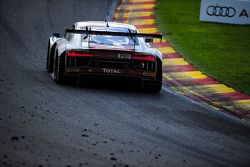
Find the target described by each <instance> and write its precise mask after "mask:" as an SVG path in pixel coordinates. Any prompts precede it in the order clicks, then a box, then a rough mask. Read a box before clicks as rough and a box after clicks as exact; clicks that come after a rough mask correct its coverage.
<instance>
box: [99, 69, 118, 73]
mask: <svg viewBox="0 0 250 167" xmlns="http://www.w3.org/2000/svg"><path fill="white" fill-rule="evenodd" d="M102 70H103V72H104V73H108V74H121V71H120V70H118V69H108V68H103V69H102Z"/></svg>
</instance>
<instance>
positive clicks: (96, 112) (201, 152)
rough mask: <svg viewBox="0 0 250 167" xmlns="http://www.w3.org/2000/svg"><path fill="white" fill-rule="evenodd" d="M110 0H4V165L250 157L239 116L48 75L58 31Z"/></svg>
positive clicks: (102, 10)
mask: <svg viewBox="0 0 250 167" xmlns="http://www.w3.org/2000/svg"><path fill="white" fill-rule="evenodd" d="M110 5H111V0H101V1H100V0H81V1H79V0H72V1H66V0H60V1H59V0H58V1H55V0H47V1H33V0H30V1H28V0H27V1H22V0H19V1H17V0H10V1H0V135H1V136H0V163H1V164H0V166H4V165H6V166H39V165H40V166H113V165H116V166H126V165H128V166H249V164H250V163H249V162H250V141H249V138H250V127H249V125H247V124H246V123H244V122H242V121H240V120H237V119H235V118H232V117H230V116H227V115H226V114H223V113H218V112H216V111H213V110H210V109H206V108H204V107H201V106H198V105H196V104H193V103H191V102H189V101H187V100H185V99H183V98H181V97H178V96H175V95H173V94H170V93H168V92H166V91H162V93H161V94H157V95H152V94H145V93H142V92H136V91H134V90H126V89H125V88H123V87H122V86H121V87H119V86H118V87H116V84H113V85H112V84H111V86H101V84H98V83H96V84H95V85H96V86H88V85H87V86H84V87H74V86H61V85H58V84H56V83H54V82H53V81H52V80H51V79H50V78H49V76H48V75H47V74H46V73H45V60H46V49H47V40H48V38H49V36H50V34H51V32H54V31H59V32H63V29H64V28H65V27H67V26H69V25H71V24H72V22H73V21H78V20H103V19H104V16H105V15H106V14H107V11H108V9H109V6H110ZM118 85H119V84H118ZM113 87H116V88H113Z"/></svg>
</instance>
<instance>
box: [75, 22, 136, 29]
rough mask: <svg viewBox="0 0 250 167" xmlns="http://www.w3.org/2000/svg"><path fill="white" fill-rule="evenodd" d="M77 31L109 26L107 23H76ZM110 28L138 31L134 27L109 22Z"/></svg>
mask: <svg viewBox="0 0 250 167" xmlns="http://www.w3.org/2000/svg"><path fill="white" fill-rule="evenodd" d="M74 25H75V29H83V28H85V27H105V26H107V22H105V21H84V22H76V23H75V24H74ZM108 25H109V27H121V28H127V29H130V30H137V29H136V27H135V26H134V25H131V24H124V23H117V22H108Z"/></svg>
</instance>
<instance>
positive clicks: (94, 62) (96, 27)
mask: <svg viewBox="0 0 250 167" xmlns="http://www.w3.org/2000/svg"><path fill="white" fill-rule="evenodd" d="M153 38H160V39H161V38H162V35H161V34H145V33H139V32H138V30H137V29H136V27H135V26H133V25H130V24H123V23H116V22H105V21H85V22H76V23H74V24H73V25H72V26H71V28H69V29H66V30H65V35H64V36H63V37H61V36H60V34H59V33H53V34H52V37H50V38H49V42H48V52H47V62H46V71H47V72H48V73H49V75H50V76H51V77H52V79H53V80H54V81H56V82H57V83H64V81H65V80H66V79H67V78H69V77H70V78H72V77H75V78H78V79H79V78H81V77H85V78H87V77H88V76H95V77H98V76H105V77H106V76H107V77H123V78H130V79H137V80H138V82H139V83H138V84H139V85H140V86H141V88H142V89H144V90H147V91H151V92H159V91H160V90H161V87H162V54H161V52H160V51H159V50H157V49H155V48H151V46H150V43H152V42H153Z"/></svg>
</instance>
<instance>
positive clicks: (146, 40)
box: [145, 38, 153, 43]
mask: <svg viewBox="0 0 250 167" xmlns="http://www.w3.org/2000/svg"><path fill="white" fill-rule="evenodd" d="M145 42H146V43H153V38H146V39H145Z"/></svg>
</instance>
